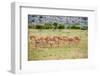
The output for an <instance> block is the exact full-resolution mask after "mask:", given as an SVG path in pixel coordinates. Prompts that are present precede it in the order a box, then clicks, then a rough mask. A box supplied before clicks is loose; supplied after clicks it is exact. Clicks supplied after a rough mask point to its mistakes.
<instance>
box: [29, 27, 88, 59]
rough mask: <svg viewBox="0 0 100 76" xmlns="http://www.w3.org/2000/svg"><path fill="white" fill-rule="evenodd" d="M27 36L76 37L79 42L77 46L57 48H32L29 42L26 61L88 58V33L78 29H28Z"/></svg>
mask: <svg viewBox="0 0 100 76" xmlns="http://www.w3.org/2000/svg"><path fill="white" fill-rule="evenodd" d="M28 33H29V36H30V35H35V36H55V35H56V36H68V37H73V36H78V37H80V38H81V41H80V43H79V44H78V45H67V46H64V47H57V48H32V45H31V44H30V40H29V43H28V44H29V46H28V60H29V61H31V60H55V59H56V60H59V59H80V58H87V57H88V43H87V42H88V31H87V30H80V29H62V30H61V29H60V30H59V29H55V30H52V29H41V30H37V29H29V31H28Z"/></svg>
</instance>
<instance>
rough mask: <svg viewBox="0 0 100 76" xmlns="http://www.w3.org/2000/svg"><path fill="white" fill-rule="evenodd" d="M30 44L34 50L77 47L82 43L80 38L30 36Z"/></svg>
mask: <svg viewBox="0 0 100 76" xmlns="http://www.w3.org/2000/svg"><path fill="white" fill-rule="evenodd" d="M29 38H30V42H31V44H32V46H33V47H34V48H37V47H38V48H46V47H47V48H49V47H50V48H54V47H62V46H65V45H66V46H67V45H72V44H74V45H77V44H79V42H80V40H81V39H80V37H78V36H73V37H67V36H35V35H31V36H29Z"/></svg>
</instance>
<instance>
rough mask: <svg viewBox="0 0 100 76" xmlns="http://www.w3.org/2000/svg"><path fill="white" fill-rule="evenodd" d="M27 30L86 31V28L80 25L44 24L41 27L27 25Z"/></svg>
mask: <svg viewBox="0 0 100 76" xmlns="http://www.w3.org/2000/svg"><path fill="white" fill-rule="evenodd" d="M28 28H31V29H81V30H87V29H88V26H81V25H80V24H71V25H64V24H58V23H53V24H51V23H45V24H43V25H39V24H37V25H32V24H29V25H28Z"/></svg>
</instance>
